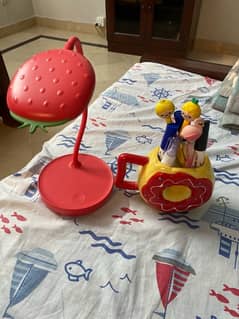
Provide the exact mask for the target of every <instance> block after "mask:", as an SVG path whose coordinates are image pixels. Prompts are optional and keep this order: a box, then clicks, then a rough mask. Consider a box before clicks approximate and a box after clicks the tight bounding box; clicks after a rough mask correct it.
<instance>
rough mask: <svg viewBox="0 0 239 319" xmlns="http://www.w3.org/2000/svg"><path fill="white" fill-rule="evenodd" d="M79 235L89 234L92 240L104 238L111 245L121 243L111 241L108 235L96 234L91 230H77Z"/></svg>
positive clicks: (119, 244)
mask: <svg viewBox="0 0 239 319" xmlns="http://www.w3.org/2000/svg"><path fill="white" fill-rule="evenodd" d="M79 233H80V234H81V235H90V236H91V237H92V238H93V239H94V240H96V241H100V240H106V241H107V242H108V243H109V244H110V245H111V246H121V245H122V243H120V242H113V241H112V240H111V239H110V238H109V237H107V236H97V235H96V234H95V233H94V232H93V231H91V230H82V231H80V232H79Z"/></svg>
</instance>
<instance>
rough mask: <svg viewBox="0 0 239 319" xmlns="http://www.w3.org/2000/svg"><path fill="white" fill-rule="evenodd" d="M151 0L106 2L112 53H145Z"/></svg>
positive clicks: (109, 42) (108, 34)
mask: <svg viewBox="0 0 239 319" xmlns="http://www.w3.org/2000/svg"><path fill="white" fill-rule="evenodd" d="M150 1H151V0H106V23H107V40H108V48H109V50H110V51H117V52H127V53H132V54H142V53H143V46H144V45H143V43H144V42H145V37H146V34H147V32H146V29H145V28H146V26H147V25H148V23H147V19H148V15H147V7H148V4H149V3H150Z"/></svg>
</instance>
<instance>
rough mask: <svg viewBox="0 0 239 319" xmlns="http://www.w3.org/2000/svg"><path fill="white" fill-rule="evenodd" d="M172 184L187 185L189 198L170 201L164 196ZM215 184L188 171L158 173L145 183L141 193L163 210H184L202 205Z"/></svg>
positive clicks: (149, 201) (153, 204)
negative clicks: (189, 191)
mask: <svg viewBox="0 0 239 319" xmlns="http://www.w3.org/2000/svg"><path fill="white" fill-rule="evenodd" d="M171 186H185V187H188V188H189V189H190V190H191V194H190V196H189V197H188V198H186V199H183V200H179V201H170V200H168V199H166V198H165V197H164V196H163V192H164V190H165V189H167V188H168V187H171ZM212 190H213V184H212V182H211V181H210V180H209V179H208V178H195V177H193V176H191V175H189V174H186V173H181V172H178V173H175V174H167V173H157V174H155V175H153V176H152V177H151V178H150V179H149V180H148V182H147V184H145V185H144V186H143V187H142V189H141V193H142V195H143V197H144V199H145V200H146V201H147V202H148V203H149V204H150V205H152V206H154V207H156V208H157V209H159V210H161V211H163V212H183V211H186V210H189V209H192V208H196V207H200V206H201V205H202V204H203V203H205V202H206V201H208V199H209V198H210V197H211V194H212Z"/></svg>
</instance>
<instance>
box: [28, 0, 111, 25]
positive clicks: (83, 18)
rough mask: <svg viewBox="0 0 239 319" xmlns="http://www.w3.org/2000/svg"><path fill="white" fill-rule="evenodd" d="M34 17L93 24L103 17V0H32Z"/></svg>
mask: <svg viewBox="0 0 239 319" xmlns="http://www.w3.org/2000/svg"><path fill="white" fill-rule="evenodd" d="M32 2H33V7H34V11H35V14H36V16H40V17H47V18H52V19H57V20H65V21H72V22H81V23H95V18H96V16H105V0H32Z"/></svg>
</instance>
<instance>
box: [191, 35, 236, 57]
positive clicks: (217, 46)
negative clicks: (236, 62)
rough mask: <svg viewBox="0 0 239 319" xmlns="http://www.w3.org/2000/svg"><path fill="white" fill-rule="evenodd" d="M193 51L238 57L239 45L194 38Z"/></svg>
mask: <svg viewBox="0 0 239 319" xmlns="http://www.w3.org/2000/svg"><path fill="white" fill-rule="evenodd" d="M193 50H195V51H203V52H210V53H219V54H225V55H235V56H239V44H236V43H226V42H219V41H213V40H208V39H200V38H196V39H195V40H194V45H193Z"/></svg>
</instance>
